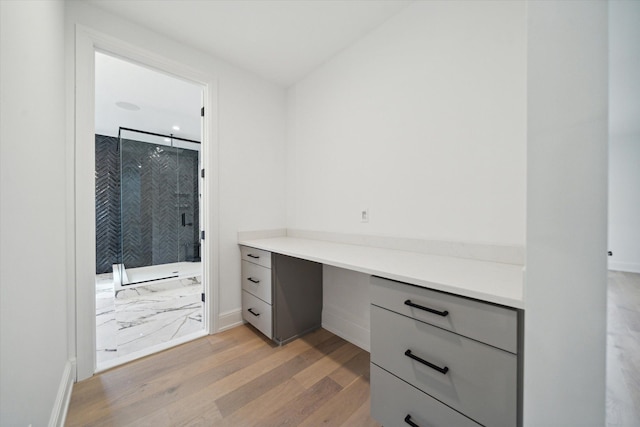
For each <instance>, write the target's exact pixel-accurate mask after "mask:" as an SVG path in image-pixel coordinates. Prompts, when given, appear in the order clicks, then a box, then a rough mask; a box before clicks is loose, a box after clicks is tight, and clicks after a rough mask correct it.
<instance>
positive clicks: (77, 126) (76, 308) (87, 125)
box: [68, 26, 219, 381]
mask: <svg viewBox="0 0 640 427" xmlns="http://www.w3.org/2000/svg"><path fill="white" fill-rule="evenodd" d="M75 36H76V37H75V49H74V51H73V54H74V55H73V58H74V71H75V72H74V85H73V90H74V97H75V103H74V106H75V108H74V109H73V117H74V121H73V135H74V138H73V139H71V140H70V143H69V146H68V149H69V153H71V156H70V162H71V164H73V165H74V168H73V174H72V175H70V176H69V182H70V183H72V184H71V185H70V187H69V189H68V194H70V195H71V196H72V197H70V198H69V200H68V203H69V205H70V211H71V212H72V213H73V214H72V215H70V218H69V222H68V224H69V226H70V228H71V229H72V230H73V233H72V234H70V237H72V238H70V240H69V242H68V243H69V248H70V251H72V253H73V258H72V259H73V262H72V263H70V264H69V266H68V267H69V270H68V271H69V275H70V277H71V278H72V280H71V281H70V289H69V290H70V301H71V305H70V307H72V309H71V310H72V311H71V312H70V313H69V316H70V326H71V329H70V331H69V333H70V336H72V337H74V339H73V340H72V341H70V352H72V353H73V354H75V355H76V360H75V362H76V380H77V381H80V380H83V379H86V378H89V377H91V376H92V375H93V374H94V373H95V372H97V370H98V369H99V370H103V369H107V368H109V367H110V366H115V365H117V364H121V363H125V362H127V361H129V360H133V359H136V358H138V357H143V356H144V355H145V354H151V353H153V352H157V351H161V350H164V349H166V348H169V347H173V346H175V345H178V344H181V343H183V342H187V341H189V340H191V339H194V338H196V337H199V336H203V335H206V334H208V333H215V332H217V313H218V302H217V300H218V298H217V295H218V280H219V278H218V258H217V253H218V241H219V237H218V217H219V215H218V210H219V207H218V203H217V201H218V176H217V164H218V156H217V133H216V129H217V113H216V111H217V103H216V100H217V82H216V80H215V78H214V77H213V76H212V75H211V74H209V73H206V72H202V71H200V70H199V68H198V67H199V66H198V64H197V63H194V64H192V65H191V66H189V65H187V64H184V63H182V62H176V61H175V60H173V59H170V58H169V57H166V56H162V55H159V54H157V53H154V52H153V51H149V50H146V49H143V48H139V47H137V46H133V45H131V44H129V43H127V42H124V41H122V40H120V39H118V38H115V37H112V36H109V35H106V34H104V33H100V32H98V31H95V30H92V29H89V28H86V27H81V26H78V27H76V30H75ZM97 54H106V56H108V57H110V58H115V59H119V60H123V61H125V62H127V63H129V64H133V65H136V66H139V67H140V68H141V69H143V70H146V71H149V70H151V71H153V72H154V73H153V74H152V75H153V76H155V77H154V78H158V76H162V77H171V78H172V79H175V80H177V81H182V82H186V83H189V84H191V85H195V86H196V87H198V93H199V94H200V96H201V98H200V99H199V101H200V102H199V104H198V106H197V121H198V124H199V126H198V129H199V132H198V133H197V134H196V135H195V137H194V136H189V135H185V134H184V133H182V132H183V129H186V128H184V127H183V126H182V124H180V123H171V128H170V129H169V130H168V131H165V130H162V131H160V132H152V131H151V132H152V133H157V134H160V135H161V136H154V135H147V136H146V137H144V136H142V135H144V134H141V133H136V135H137V136H136V137H135V138H134V137H133V134H132V133H130V134H129V135H128V137H127V136H126V135H124V134H122V133H121V139H129V140H133V141H138V142H144V143H146V144H155V145H157V146H158V147H159V148H160V149H162V150H165V149H167V150H168V151H171V149H172V147H171V144H172V143H173V146H174V147H173V148H179V149H181V150H186V148H185V147H183V146H179V147H176V144H177V141H178V138H184V139H191V140H196V141H197V140H198V139H199V138H200V144H199V147H200V149H199V154H198V159H199V168H200V170H198V171H197V172H198V185H199V188H198V197H199V204H198V212H197V220H198V222H199V223H198V224H197V227H196V221H195V220H194V219H193V218H192V215H193V213H192V214H191V215H190V212H192V211H189V210H185V211H179V212H178V215H177V220H178V226H179V227H181V228H183V229H184V230H186V229H187V228H189V226H187V224H189V223H191V224H193V226H191V227H192V228H193V229H194V230H195V229H196V228H198V230H197V232H198V233H202V234H201V235H199V236H198V237H200V236H201V237H202V238H200V239H199V244H200V246H199V249H200V258H201V262H200V272H201V285H200V286H201V290H202V292H201V294H200V298H199V301H198V304H199V305H200V306H201V307H202V319H201V321H200V322H199V324H200V325H201V328H200V329H199V331H197V332H195V333H188V334H186V335H184V336H181V337H174V339H172V340H166V341H164V340H163V342H162V343H160V344H156V345H154V346H152V347H150V348H146V349H144V350H141V351H134V352H132V353H130V354H129V355H128V356H127V357H123V358H120V357H119V358H117V360H116V359H114V360H113V361H112V362H110V363H109V364H106V363H104V364H101V366H100V367H99V368H97V355H96V343H97V337H96V331H97V323H96V321H97V318H96V313H97V312H96V272H97V266H98V264H97V262H96V261H97V252H96V248H97V242H98V233H97V228H96V224H97V221H96V167H95V166H96V134H98V135H103V134H105V132H106V131H105V130H104V129H102V128H101V127H100V126H101V125H100V123H99V122H97V121H96V118H97V117H99V115H100V113H99V111H98V108H99V107H98V104H97V103H96V98H97V94H96V79H97V78H99V76H97V75H96V55H97ZM187 59H188V58H187ZM192 67H193V68H192ZM125 74H126V73H125ZM108 81H109V83H110V84H113V83H114V82H116V81H118V79H116V78H115V74H111V75H110V78H109V79H108ZM154 87H155V88H156V92H157V93H156V95H157V96H158V97H159V98H160V99H162V100H163V102H164V103H165V104H162V103H160V104H158V103H156V104H153V105H160V106H161V107H162V109H166V108H168V106H167V105H166V104H171V103H172V102H171V101H167V100H168V99H170V97H168V96H166V94H165V96H161V95H163V90H164V87H163V86H162V83H157V81H156V84H155V85H154ZM120 101H122V102H121V103H120V105H119V108H118V111H120V112H121V113H125V112H129V113H134V112H140V111H143V109H142V106H141V105H137V104H135V102H131V101H128V102H129V104H133V105H129V104H127V101H126V100H124V99H118V101H114V102H120ZM136 106H137V107H140V109H139V110H137V109H136ZM127 108H129V109H130V110H127ZM134 110H135V111H134ZM156 116H158V115H156ZM120 122H121V124H120V125H118V128H120V127H122V128H129V129H135V130H142V131H145V132H146V131H147V130H145V129H139V127H143V126H147V125H139V123H137V122H126V121H123V120H120ZM136 123H137V124H136ZM174 125H177V126H178V127H180V130H179V131H178V130H175V129H173V126H174ZM136 126H139V127H136ZM147 127H148V126H147ZM111 132H112V133H111V134H109V133H107V134H106V135H109V136H110V137H114V138H115V140H116V142H115V143H114V144H115V145H116V146H117V145H118V144H122V143H123V142H122V141H120V140H119V138H118V135H117V130H115V131H111ZM113 132H115V133H113ZM131 132H133V131H131ZM165 135H166V136H165ZM123 137H124V138H123ZM145 138H148V139H145ZM165 138H166V139H168V141H165ZM172 139H173V141H172ZM183 142H185V141H183ZM185 143H188V141H186V142H185ZM124 144H125V145H126V144H127V142H124ZM156 152H157V150H156ZM118 155H119V154H118ZM178 155H180V152H178V153H176V156H178ZM118 161H120V160H119V159H118ZM143 167H144V166H143ZM204 171H206V172H207V173H206V177H203V176H204ZM180 192H181V191H180ZM143 205H144V203H143ZM167 206H168V204H165V209H166V208H167ZM118 209H120V207H118ZM171 210H174V207H171ZM174 212H175V210H174ZM182 213H185V227H182ZM172 215H173V214H172ZM165 216H170V215H169V214H168V213H166V212H165ZM173 216H174V217H175V215H173ZM205 231H206V239H204V232H205ZM100 241H102V237H100ZM184 243H186V242H184ZM121 244H122V242H120V245H121ZM191 244H192V245H193V242H192V243H191ZM176 247H180V244H178V245H177V246H176ZM182 248H183V251H184V248H185V246H182ZM176 251H177V249H176ZM195 251H196V248H194V247H192V248H191V249H190V250H189V251H188V252H187V251H185V252H183V255H182V256H184V254H186V256H187V257H190V258H191V260H190V261H189V260H186V259H185V260H184V262H190V263H191V262H195V258H196V257H197V253H196V252H195ZM156 258H157V257H156ZM152 259H154V258H153V257H152ZM181 261H183V260H180V259H179V262H181ZM119 264H122V263H119ZM169 264H170V263H169V262H164V263H163V264H162V265H165V266H168V265H169ZM124 267H125V269H126V268H127V265H126V264H125V266H124ZM143 267H156V266H153V265H150V266H143ZM132 268H136V267H132ZM116 271H119V269H117V270H116ZM130 271H131V270H129V271H128V272H127V273H129V272H130ZM174 271H176V270H175V269H171V271H170V272H169V273H170V275H175V274H176V273H173V272H174ZM178 271H179V270H178ZM134 273H135V272H134ZM111 274H112V278H111V281H113V265H112V266H111ZM177 274H178V275H180V273H177ZM134 276H136V275H135V274H134ZM127 277H128V276H127ZM190 277H194V276H190ZM156 278H159V277H156ZM169 278H170V277H169V276H168V275H164V276H163V280H168V279H169ZM133 279H134V280H135V281H138V280H137V279H136V278H135V277H134V278H133ZM172 279H173V278H172ZM176 279H183V278H182V277H178V278H176ZM154 281H155V280H154ZM140 286H144V285H140ZM140 286H133V287H129V288H126V289H127V292H129V293H131V292H136V293H137V292H140V293H142V292H141V291H142V288H140ZM136 288H138V291H135V289H136ZM113 292H114V293H115V289H114V291H113ZM152 295H156V293H152ZM202 299H204V300H205V301H204V302H202ZM115 323H116V322H112V324H115ZM111 348H113V347H111Z"/></svg>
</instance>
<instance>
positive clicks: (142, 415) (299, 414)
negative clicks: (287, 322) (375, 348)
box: [66, 326, 378, 427]
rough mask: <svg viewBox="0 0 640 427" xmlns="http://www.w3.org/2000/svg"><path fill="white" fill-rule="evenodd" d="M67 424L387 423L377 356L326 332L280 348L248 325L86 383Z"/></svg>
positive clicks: (80, 388)
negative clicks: (372, 376) (375, 410)
mask: <svg viewBox="0 0 640 427" xmlns="http://www.w3.org/2000/svg"><path fill="white" fill-rule="evenodd" d="M66 425H67V426H229V427H231V426H233V427H237V426H319V425H327V426H363V427H364V426H378V424H376V423H375V422H374V421H373V420H372V419H371V417H370V416H369V353H367V352H366V351H364V350H361V349H360V348H358V347H356V346H355V345H353V344H351V343H349V342H347V341H345V340H343V339H342V338H339V337H337V336H335V335H333V334H331V333H330V332H327V331H326V330H324V329H320V330H318V331H315V332H313V333H310V334H307V335H306V336H304V337H302V338H300V339H297V340H295V341H293V342H291V343H288V344H287V345H285V346H282V347H277V346H275V345H274V344H272V343H271V342H270V341H268V340H267V339H266V338H264V337H263V336H262V335H261V334H259V333H258V332H256V331H255V330H254V329H252V328H251V327H249V326H240V327H237V328H234V329H232V330H229V331H226V332H222V333H220V334H216V335H212V336H208V337H205V338H201V339H198V340H196V341H193V342H190V343H187V344H184V345H181V346H179V347H176V348H173V349H170V350H167V351H164V352H162V353H159V354H156V355H153V356H150V357H147V358H145V359H142V360H139V361H135V362H132V363H129V364H127V365H124V366H121V367H118V368H115V369H112V370H110V371H107V372H104V373H102V374H99V375H96V376H94V377H92V378H90V379H88V380H85V381H82V382H79V383H78V384H76V385H75V386H74V388H73V393H72V396H71V403H70V406H69V412H68V415H67V422H66Z"/></svg>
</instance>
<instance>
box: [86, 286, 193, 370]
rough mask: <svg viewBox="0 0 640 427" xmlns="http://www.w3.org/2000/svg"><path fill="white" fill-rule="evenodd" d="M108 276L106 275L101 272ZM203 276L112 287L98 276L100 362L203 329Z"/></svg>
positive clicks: (97, 325) (97, 314)
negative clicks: (120, 288)
mask: <svg viewBox="0 0 640 427" xmlns="http://www.w3.org/2000/svg"><path fill="white" fill-rule="evenodd" d="M100 276H105V275H100ZM201 293H202V283H201V279H200V276H197V277H189V278H184V279H177V280H171V281H164V282H160V283H156V284H149V285H144V286H137V287H135V288H128V289H124V290H120V291H118V292H117V293H116V292H114V290H113V283H112V280H110V279H109V278H108V277H97V278H96V344H97V345H96V351H97V354H96V358H97V362H98V366H100V363H103V362H107V361H112V360H114V359H117V358H119V357H124V356H126V355H128V354H131V353H134V352H137V351H140V350H143V349H145V348H148V347H151V346H154V345H157V344H161V343H165V342H168V341H171V340H173V339H176V338H180V337H182V336H185V335H188V334H191V333H194V332H197V331H200V330H202V328H203V323H202V315H203V304H202V302H201Z"/></svg>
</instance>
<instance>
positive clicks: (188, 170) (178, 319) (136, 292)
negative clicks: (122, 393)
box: [95, 51, 205, 371]
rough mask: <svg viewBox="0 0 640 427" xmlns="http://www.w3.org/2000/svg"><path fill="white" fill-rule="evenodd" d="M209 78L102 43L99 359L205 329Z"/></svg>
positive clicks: (98, 71)
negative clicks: (204, 148)
mask: <svg viewBox="0 0 640 427" xmlns="http://www.w3.org/2000/svg"><path fill="white" fill-rule="evenodd" d="M202 99H203V88H202V86H201V85H198V84H194V83H192V82H188V81H185V80H183V79H179V78H176V77H174V76H170V75H167V74H166V73H161V72H159V71H157V70H154V69H151V68H148V67H143V66H141V65H138V64H135V63H132V62H130V61H126V60H124V59H121V58H118V57H116V56H112V55H109V54H108V53H106V52H99V51H97V52H95V129H96V134H95V224H96V227H95V231H96V240H95V241H96V246H95V254H96V263H95V265H96V271H95V273H96V276H95V298H96V314H95V315H96V333H95V336H96V346H95V349H96V368H97V370H98V371H100V370H104V369H107V368H110V367H112V366H115V365H118V364H121V363H124V362H126V361H129V360H132V359H135V358H138V357H141V356H145V355H148V354H150V353H153V352H155V351H156V350H158V349H163V348H165V347H166V346H167V345H171V344H172V343H174V342H182V341H184V340H185V338H187V339H188V338H195V337H199V336H201V335H203V334H204V332H205V327H204V325H205V322H204V320H205V319H204V304H203V303H204V301H205V292H204V286H203V280H202V278H203V274H202V258H201V240H200V237H201V236H200V224H201V222H202V221H201V218H200V213H201V212H202V209H201V206H200V204H201V199H202V193H201V191H200V187H201V185H200V170H202V166H201V164H202V162H201V155H200V153H201V143H202V135H201V129H202V126H201V114H200V113H201V106H202Z"/></svg>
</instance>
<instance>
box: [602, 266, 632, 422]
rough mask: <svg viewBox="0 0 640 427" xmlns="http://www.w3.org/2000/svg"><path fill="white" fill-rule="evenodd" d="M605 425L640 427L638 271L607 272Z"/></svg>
mask: <svg viewBox="0 0 640 427" xmlns="http://www.w3.org/2000/svg"><path fill="white" fill-rule="evenodd" d="M608 284H609V290H608V295H609V299H608V311H607V321H608V323H607V427H618V426H624V427H627V426H629V427H633V426H636V427H637V426H640V274H635V273H624V272H621V271H609V279H608Z"/></svg>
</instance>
